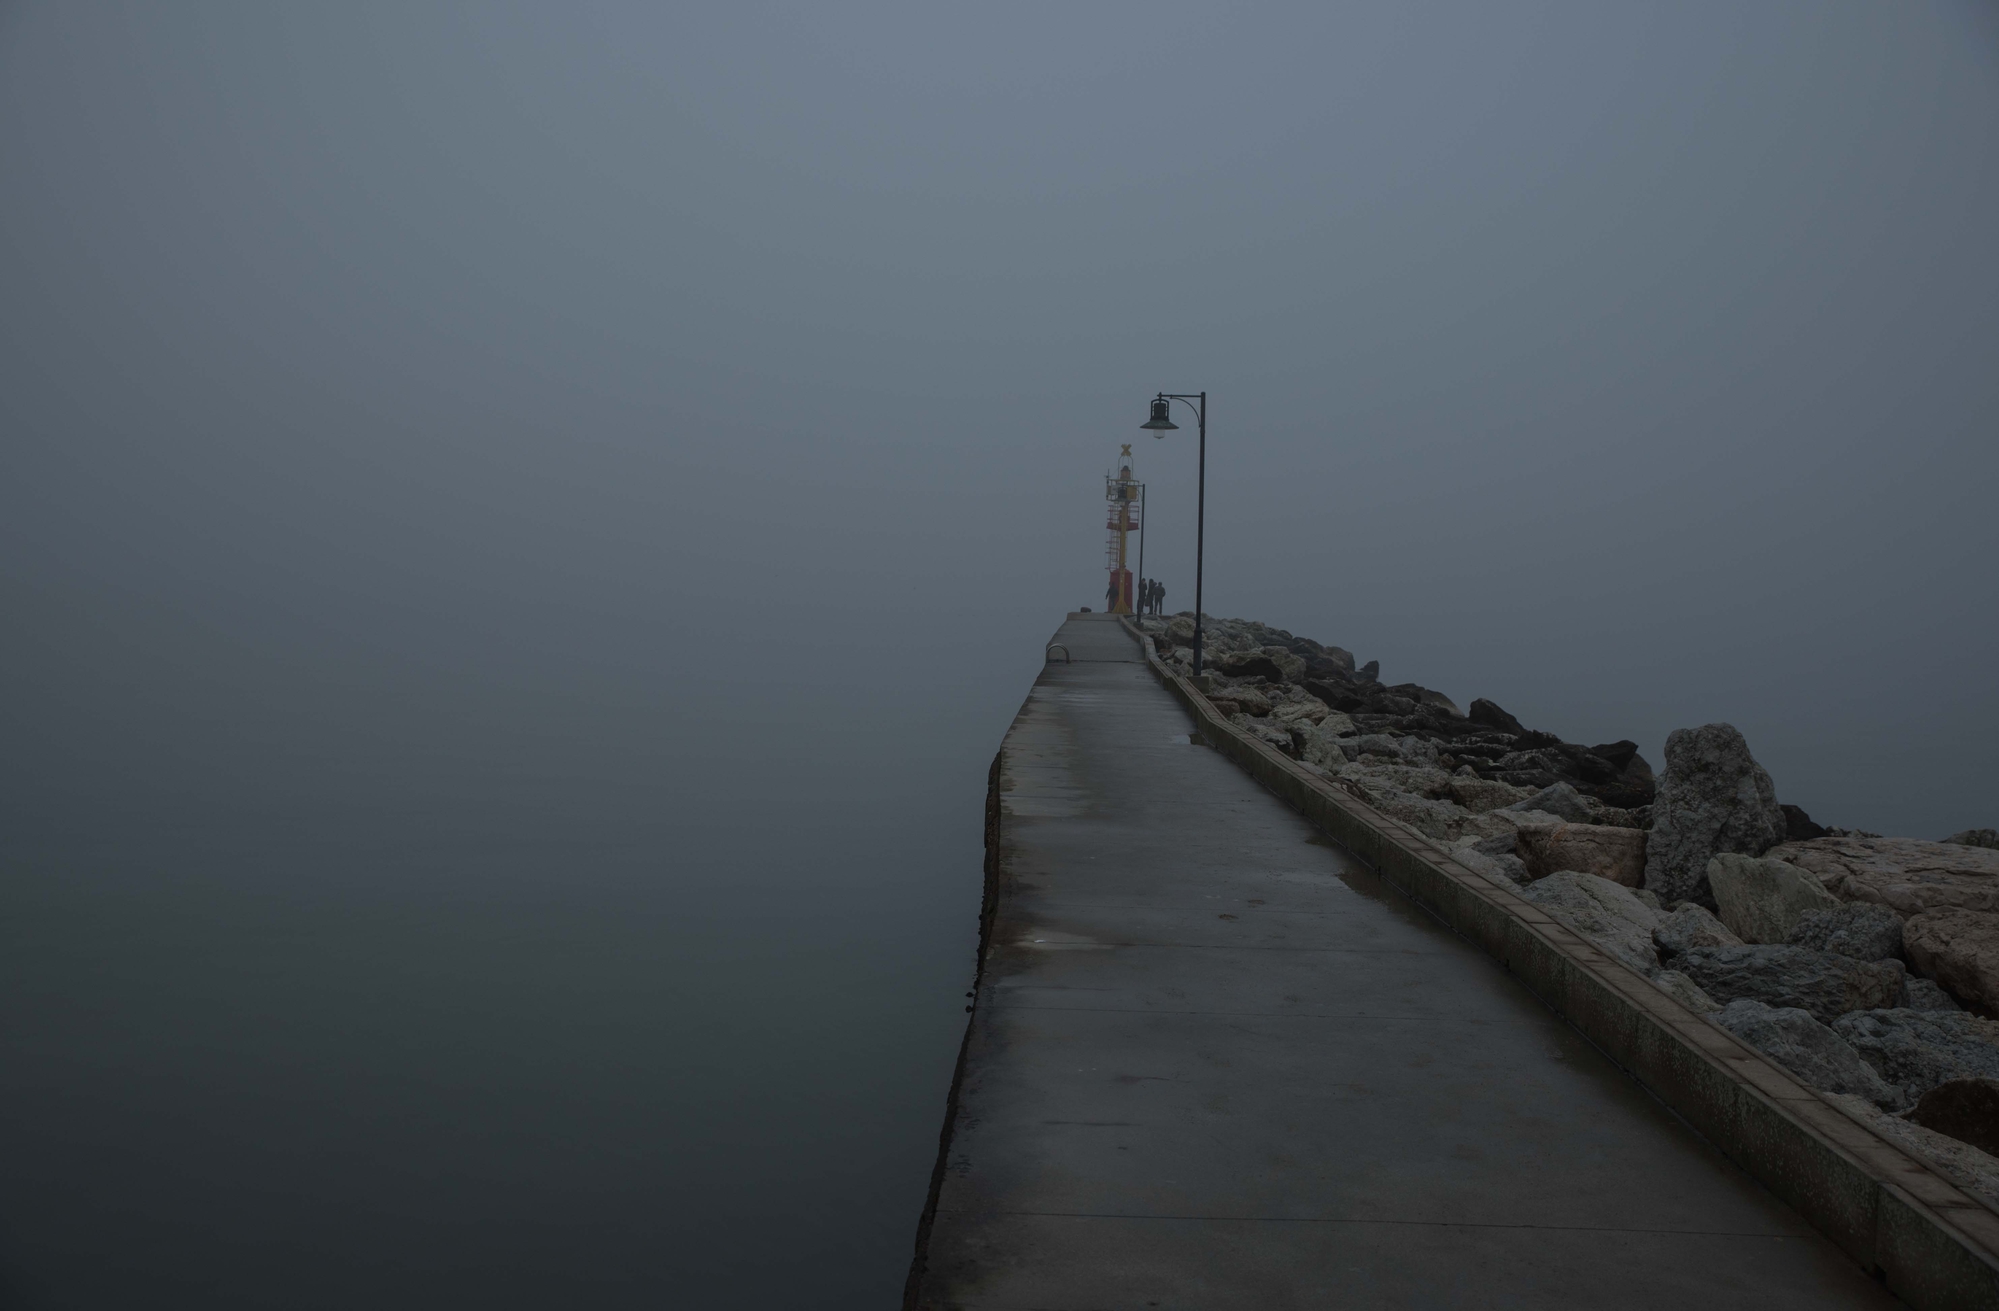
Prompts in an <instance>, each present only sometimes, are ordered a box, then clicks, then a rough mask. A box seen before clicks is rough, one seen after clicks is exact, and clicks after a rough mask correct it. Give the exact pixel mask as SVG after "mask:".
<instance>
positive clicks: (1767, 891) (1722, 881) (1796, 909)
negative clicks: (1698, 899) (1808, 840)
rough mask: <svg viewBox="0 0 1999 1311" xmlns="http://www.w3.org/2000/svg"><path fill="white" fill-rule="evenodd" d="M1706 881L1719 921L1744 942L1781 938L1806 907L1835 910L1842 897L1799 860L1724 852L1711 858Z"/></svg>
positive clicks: (1787, 936)
mask: <svg viewBox="0 0 1999 1311" xmlns="http://www.w3.org/2000/svg"><path fill="white" fill-rule="evenodd" d="M1707 881H1708V887H1709V888H1710V890H1712V891H1713V893H1714V900H1715V905H1716V907H1717V908H1718V909H1719V910H1720V913H1721V922H1722V923H1723V924H1726V925H1728V927H1729V929H1730V930H1732V931H1733V932H1734V933H1735V935H1736V936H1737V937H1739V938H1741V939H1742V940H1743V941H1744V942H1783V941H1785V940H1786V939H1788V938H1789V937H1790V936H1791V926H1792V925H1794V924H1796V923H1797V922H1798V917H1799V916H1801V915H1803V914H1804V913H1805V912H1806V911H1808V910H1834V909H1837V908H1838V906H1839V898H1837V897H1835V896H1833V895H1832V894H1831V893H1830V892H1827V891H1826V890H1825V888H1824V886H1823V885H1821V884H1820V883H1819V882H1818V880H1816V879H1814V878H1812V877H1811V876H1810V875H1809V874H1806V873H1805V872H1804V871H1803V870H1801V869H1799V868H1798V867H1797V866H1796V865H1786V864H1785V863H1784V862H1783V861H1781V860H1759V859H1757V858H1756V857H1754V856H1737V855H1733V854H1730V853H1726V852H1724V853H1723V854H1721V855H1719V856H1716V857H1715V858H1714V859H1713V860H1710V861H1709V862H1708V863H1707Z"/></svg>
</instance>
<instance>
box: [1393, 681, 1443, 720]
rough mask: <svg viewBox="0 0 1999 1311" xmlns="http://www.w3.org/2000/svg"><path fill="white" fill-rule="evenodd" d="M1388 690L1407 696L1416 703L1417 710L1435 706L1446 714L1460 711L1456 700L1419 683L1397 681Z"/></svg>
mask: <svg viewBox="0 0 1999 1311" xmlns="http://www.w3.org/2000/svg"><path fill="white" fill-rule="evenodd" d="M1388 690H1389V691H1390V692H1393V693H1395V694H1396V695H1397V696H1404V697H1408V698H1409V699H1410V700H1411V701H1413V702H1415V703H1416V706H1417V708H1418V709H1419V710H1423V709H1426V708H1429V707H1435V708H1436V709H1437V710H1440V711H1443V712H1444V713H1445V714H1448V715H1456V714H1459V713H1460V712H1459V710H1458V703H1457V702H1455V701H1453V700H1451V699H1450V698H1449V697H1447V696H1445V695H1444V694H1443V693H1442V692H1439V691H1437V689H1435V688H1433V687H1424V686H1423V685H1422V684H1421V683H1397V684H1395V685H1394V686H1393V687H1391V688H1389V689H1388Z"/></svg>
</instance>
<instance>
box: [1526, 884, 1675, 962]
mask: <svg viewBox="0 0 1999 1311" xmlns="http://www.w3.org/2000/svg"><path fill="white" fill-rule="evenodd" d="M1520 895H1521V896H1523V897H1525V898H1527V900H1529V901H1531V902H1533V903H1534V904H1535V905H1537V906H1539V907H1541V908H1542V909H1543V910H1545V911H1547V912H1548V913H1549V914H1550V915H1552V916H1554V917H1555V918H1556V919H1558V920H1560V921H1561V922H1562V923H1564V924H1566V925H1568V926H1569V927H1570V928H1572V929H1574V930H1575V931H1576V932H1577V933H1580V934H1581V935H1582V936H1583V937H1585V938H1588V939H1589V940H1590V941H1591V942H1593V943H1595V944H1596V945H1597V946H1599V947H1601V948H1603V949H1604V950H1605V951H1606V952H1608V953H1610V954H1611V955H1612V956H1614V957H1616V958H1617V959H1618V960H1620V961H1623V962H1624V963H1625V964H1626V965H1629V966H1630V967H1631V968H1632V969H1634V970H1637V971H1638V972H1639V973H1640V974H1643V975H1646V976H1647V977H1650V976H1651V975H1652V974H1654V973H1656V972H1657V971H1658V968H1659V957H1658V954H1657V953H1656V952H1654V951H1653V949H1652V930H1653V929H1655V928H1657V927H1658V925H1659V920H1660V915H1659V912H1658V911H1656V910H1653V909H1652V908H1651V907H1650V906H1647V905H1646V904H1645V903H1644V902H1642V901H1640V900H1638V898H1636V897H1634V896H1632V895H1631V889H1629V888H1627V887H1624V886H1622V885H1621V884H1617V883H1613V882H1611V881H1610V880H1609V879H1606V878H1600V877H1598V876H1597V875H1595V874H1584V873H1579V872H1577V871H1575V870H1565V871H1563V872H1561V873H1558V874H1550V875H1549V876H1548V877H1547V878H1544V879H1538V880H1536V881H1535V882H1533V883H1529V884H1528V885H1527V886H1526V887H1524V888H1522V889H1521V890H1520ZM1696 982H1699V980H1696Z"/></svg>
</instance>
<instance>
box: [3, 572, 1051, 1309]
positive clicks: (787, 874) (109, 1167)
mask: <svg viewBox="0 0 1999 1311" xmlns="http://www.w3.org/2000/svg"><path fill="white" fill-rule="evenodd" d="M44 617H46V618H47V619H48V621H49V623H50V625H51V626H52V628H53V629H54V630H55V631H53V632H51V631H50V630H49V629H44V630H43V631H44V635H45V637H47V638H48V639H49V640H50V641H51V642H52V643H53V644H54V645H53V646H52V647H51V648H50V649H51V650H52V651H54V650H65V651H69V652H71V653H72V654H74V652H75V651H76V650H77V649H78V648H77V647H75V646H73V645H72V644H71V643H70V642H69V641H68V640H67V639H68V638H71V637H75V636H76V635H75V634H65V633H63V632H62V631H61V628H62V622H61V619H60V617H59V616H57V615H55V614H54V613H53V611H50V612H47V613H46V614H45V616H44ZM110 617H112V618H119V616H117V615H115V614H113V615H111V616H110ZM122 622H124V623H125V624H127V625H129V623H130V616H129V615H126V616H123V617H122ZM1048 626H1049V627H1052V621H1051V622H1050V624H1049V625H1048ZM1032 627H1033V626H1032V625H1028V628H1027V629H1024V630H1023V631H1022V633H1021V634H1020V635H1019V636H1018V638H1017V639H1016V640H1012V641H1006V640H1001V641H995V642H987V643H982V644H980V647H981V649H982V650H983V651H984V653H985V655H984V657H983V658H970V659H968V658H967V655H966V652H965V650H964V647H965V646H966V643H965V642H964V641H963V638H962V635H960V634H956V633H954V632H953V631H952V629H951V628H950V626H948V625H939V626H938V629H937V631H938V633H939V634H940V637H939V638H938V639H936V640H935V641H934V642H933V643H932V647H934V648H935V649H931V647H926V646H925V643H924V639H923V638H922V637H921V636H920V635H918V636H917V637H915V638H913V639H912V638H905V639H904V640H903V641H902V642H901V643H900V644H899V645H898V653H899V655H900V656H902V657H906V658H914V659H917V660H919V661H921V662H924V663H927V664H928V666H929V668H930V669H931V670H933V671H937V672H933V673H932V674H930V675H928V676H925V675H924V674H922V673H920V672H919V673H916V674H914V675H907V674H906V675H903V676H900V677H897V678H894V679H889V678H886V677H884V674H883V671H882V669H881V668H880V667H879V666H874V665H872V661H871V659H860V660H858V661H857V663H855V664H854V665H852V666H842V665H841V664H840V663H839V661H838V659H835V660H834V661H833V663H832V665H831V667H830V668H829V667H827V666H826V665H825V664H823V663H822V665H821V667H820V668H819V669H818V670H817V672H815V673H811V674H808V675H800V674H799V673H798V670H797V662H796V660H795V659H794V658H793V657H792V656H790V655H787V654H786V653H785V652H784V649H783V648H782V647H781V646H779V645H775V644H773V645H768V646H765V645H762V644H758V643H750V644H747V652H748V653H747V654H742V655H739V657H738V658H737V660H736V662H735V664H734V665H733V666H732V667H725V668H721V669H718V670H717V671H716V673H715V674H714V675H713V676H712V677H706V678H695V679H689V680H685V681H682V682H679V683H677V684H673V685H672V686H670V687H664V688H661V689H658V690H656V692H655V694H654V695H652V696H651V697H647V696H645V695H643V694H642V689H643V681H642V680H640V681H636V682H632V683H618V686H620V687H621V688H623V689H624V690H625V691H627V692H630V693H632V695H631V696H630V697H629V698H625V699H622V700H619V699H616V698H612V699H610V700H607V699H606V698H604V697H603V696H602V695H601V688H599V692H598V693H596V694H594V695H596V699H594V700H593V691H592V688H593V681H592V679H591V678H590V677H589V676H588V671H586V670H584V669H582V668H581V667H580V666H576V667H566V666H565V665H564V664H563V663H561V662H559V661H558V662H556V663H554V664H552V665H550V666H548V667H546V668H544V669H543V670H542V672H541V674H540V676H539V677H538V678H537V679H534V680H530V681H529V682H526V683H521V682H515V683H513V684H508V683H507V682H506V680H497V681H496V682H495V683H493V685H489V686H485V687H482V688H474V689H471V690H469V691H468V690H467V689H465V688H464V687H462V686H461V687H459V688H458V689H457V690H456V692H453V691H451V686H452V683H453V679H452V678H450V677H449V676H447V675H446V674H440V675H438V676H436V677H431V678H424V677H419V676H417V675H416V674H414V673H412V672H411V670H410V669H409V668H407V667H401V672H400V673H399V674H398V675H397V676H396V677H393V678H388V679H386V680H384V681H380V682H378V683H377V685H376V686H375V687H374V688H373V691H374V693H375V696H374V697H373V698H372V705H373V708H372V710H371V709H370V708H369V705H368V704H366V702H367V701H368V700H369V698H361V699H359V700H356V701H353V702H351V703H349V704H344V705H341V706H339V707H337V708H336V709H332V710H329V709H328V708H327V707H326V706H325V705H324V704H323V703H312V699H313V698H314V697H316V696H317V697H321V698H323V697H325V696H326V695H327V693H326V685H327V683H328V681H329V680H333V681H336V682H337V677H338V674H339V670H340V668H341V665H340V663H339V662H338V661H334V662H331V663H329V662H328V661H327V660H325V659H323V658H320V657H318V656H312V655H309V654H308V653H307V652H305V651H303V650H300V651H294V652H293V653H292V655H291V658H290V659H289V660H287V659H286V657H285V656H284V654H283V653H282V652H280V653H276V654H273V653H272V652H269V651H266V652H263V653H261V655H260V657H259V658H258V659H244V658H241V657H238V658H236V659H234V660H232V658H231V657H230V655H229V654H228V650H227V647H226V645H224V644H221V643H217V644H216V645H215V646H214V647H213V648H212V649H211V650H209V651H208V652H207V655H208V656H209V663H208V664H207V665H206V666H205V667H203V668H204V669H205V672H196V670H195V667H193V666H183V667H180V668H177V669H176V668H167V669H159V668H154V669H151V670H149V671H148V670H135V669H133V668H132V667H131V666H129V665H127V664H123V663H121V664H120V666H119V667H120V668H121V669H122V670H124V671H125V672H126V674H127V679H126V681H125V683H124V685H122V686H113V685H109V684H97V683H91V682H78V681H76V680H74V679H72V680H69V681H65V680H64V679H62V678H59V677H57V676H56V674H55V671H52V670H44V673H45V674H47V677H46V678H45V679H43V680H42V690H43V691H44V693H45V694H46V695H47V696H50V697H53V698H54V701H55V703H54V704H49V703H47V702H45V703H44V705H43V706H42V708H41V710H39V711H37V712H35V713H33V714H23V715H17V716H16V718H15V721H14V727H15V729H16V731H17V733H29V734H30V735H31V736H30V738H29V741H30V744H31V746H32V748H33V752H34V753H35V754H37V755H39V756H41V757H42V758H43V760H44V768H43V770H42V771H41V772H40V773H38V774H34V775H32V776H30V775H23V777H24V778H26V780H27V781H26V782H25V783H22V784H20V785H19V786H18V787H17V789H16V791H15V797H14V802H13V803H10V805H9V812H10V815H9V820H8V832H7V840H6V844H5V856H4V869H0V1023H3V1024H4V1027H0V1035H4V1047H0V1157H4V1159H5V1160H6V1162H7V1168H6V1170H5V1171H4V1172H0V1292H3V1293H4V1297H0V1303H4V1305H6V1306H7V1307H9V1308H57V1307H63V1308H130V1307H141V1306H190V1307H192V1306H199V1307H203V1308H211V1309H217V1311H219V1309H221V1308H237V1307H245V1308H247V1307H286V1308H309V1307H325V1308H353V1307H361V1306H367V1307H412V1308H415V1307H437V1306H476V1307H481V1308H498V1307H535V1308H543V1307H551V1306H587V1307H593V1308H608V1307H627V1306H629V1307H662V1306H672V1307H764V1306H768V1307H779V1306H786V1307H805V1306H811V1307H856V1308H859V1307H883V1306H890V1305H894V1304H895V1301H896V1298H897V1297H898V1296H899V1293H900V1288H901V1281H902V1279H903V1276H904V1274H905V1272H906V1269H907V1265H908V1262H909V1258H910V1254H911V1250H912V1244H913V1240H914V1237H915V1228H916V1222H917V1219H918V1215H919V1212H920V1210H921V1207H922V1204H923V1200H924V1195H925V1191H926V1189H927V1187H928V1182H929V1174H930V1170H931V1166H932V1162H933V1160H934V1155H935V1152H936V1146H937V1140H938V1131H939V1128H940V1126H941V1123H942V1114H943V1108H944V1098H945V1094H946V1090H947V1087H948V1083H949V1079H950V1072H951V1068H952V1064H953V1062H954V1060H955V1058H956V1054H957V1045H958V1041H959V1038H960V1035H961V1033H962V1031H963V1023H964V1018H965V1016H964V1009H963V1008H964V993H965V989H966V988H967V987H968V986H969V980H970V975H971V970H972V967H973V963H974V962H973V951H974V943H975V936H976V917H977V911H978V893H979V881H980V861H981V848H980V841H981V818H982V806H983V799H984V785H985V770H986V766H987V763H988V762H989V760H990V759H991V755H992V752H993V751H994V750H995V749H996V747H997V743H998V740H999V738H1000V736H1001V734H1002V732H1003V731H1004V727H1005V723H1006V721H1007V719H1008V718H1009V717H1010V716H1011V713H1012V708H1013V706H1014V705H1015V704H1017V702H1018V698H1019V697H1020V696H1023V695H1024V694H1025V691H1026V687H1027V684H1028V682H1029V680H1030V679H1031V677H1032V674H1033V670H1034V660H1035V658H1036V656H1037V653H1038V651H1039V642H1038V640H1036V639H1038V638H1040V637H1041V636H1043V634H1042V633H1036V632H1030V631H1028V629H1031V628H1032ZM742 631H744V630H742V629H739V630H738V635H739V636H740V635H741V633H742ZM819 631H820V632H821V633H822V634H823V633H826V632H829V631H837V630H833V629H828V628H827V627H825V626H824V625H823V624H822V625H821V626H820V629H819ZM842 645H843V647H846V648H847V649H852V650H855V651H861V652H865V650H866V647H865V644H863V643H859V642H855V643H852V644H845V643H843V644H842ZM759 650H761V651H764V652H766V654H765V655H763V656H758V655H756V654H755V652H757V651H759ZM578 651H580V646H579V647H578V648H577V649H575V650H572V651H571V654H572V655H577V656H578V659H579V660H580V655H578ZM760 662H761V663H760ZM169 663H171V662H169ZM492 666H493V662H492V661H491V660H490V659H487V660H483V661H482V660H477V659H473V658H472V657H471V656H469V655H468V656H467V657H466V661H465V663H464V664H463V665H462V666H460V667H461V668H462V669H464V670H468V671H471V672H472V673H482V672H483V673H485V674H488V675H490V674H491V673H492ZM871 666H872V667H871ZM444 668H445V669H446V670H448V668H449V662H445V663H444ZM786 668H789V669H791V670H792V675H793V676H792V680H791V681H790V682H789V684H787V683H785V682H784V681H782V680H781V679H780V677H779V675H780V674H781V673H782V672H783V671H784V670H785V669H786ZM599 675H600V676H599V678H598V679H597V680H596V685H601V683H602V681H603V680H602V678H601V671H599ZM613 681H614V682H616V681H617V680H613ZM974 685H976V686H974ZM287 691H289V692H290V693H292V694H293V695H294V696H296V697H297V698H298V699H299V700H298V703H297V704H296V705H294V704H292V703H290V702H288V700H287V697H286V695H285V694H286V692H287ZM65 698H67V700H65ZM613 700H615V701H616V702H617V703H616V704H612V703H611V702H612V701H613ZM93 706H94V707H95V708H96V710H97V711H100V712H101V711H104V710H107V709H110V710H115V711H116V712H117V713H108V714H107V713H93ZM300 706H304V707H305V708H304V709H300V708H299V707H300ZM22 740H23V739H22V738H21V737H18V736H17V737H16V738H15V741H16V742H20V741H22ZM15 803H23V804H19V805H17V804H15Z"/></svg>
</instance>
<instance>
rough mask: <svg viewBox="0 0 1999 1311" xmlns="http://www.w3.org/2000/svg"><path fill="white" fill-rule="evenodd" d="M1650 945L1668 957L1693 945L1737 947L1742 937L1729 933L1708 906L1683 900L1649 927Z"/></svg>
mask: <svg viewBox="0 0 1999 1311" xmlns="http://www.w3.org/2000/svg"><path fill="white" fill-rule="evenodd" d="M1652 945H1653V946H1655V947H1657V948H1658V949H1659V954H1660V955H1662V956H1666V957H1669V958H1670V957H1673V956H1677V955H1679V954H1680V953H1681V952H1683V951H1691V950H1692V949H1693V948H1695V947H1740V946H1741V945H1742V939H1740V938H1738V937H1736V936H1735V935H1734V934H1733V933H1730V932H1729V931H1728V926H1727V925H1726V924H1723V923H1722V922H1721V921H1720V920H1718V919H1716V918H1715V917H1714V912H1712V911H1710V910H1709V909H1708V908H1707V907H1705V906H1699V905H1695V904H1694V903H1693V902H1684V903H1682V904H1681V906H1680V907H1679V909H1677V910H1675V911H1674V912H1673V913H1672V914H1670V915H1668V916H1666V918H1664V919H1662V920H1660V921H1659V927H1658V928H1656V929H1654V930H1652Z"/></svg>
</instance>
